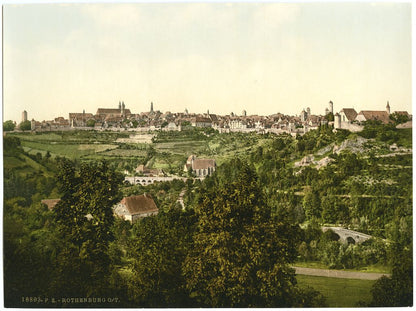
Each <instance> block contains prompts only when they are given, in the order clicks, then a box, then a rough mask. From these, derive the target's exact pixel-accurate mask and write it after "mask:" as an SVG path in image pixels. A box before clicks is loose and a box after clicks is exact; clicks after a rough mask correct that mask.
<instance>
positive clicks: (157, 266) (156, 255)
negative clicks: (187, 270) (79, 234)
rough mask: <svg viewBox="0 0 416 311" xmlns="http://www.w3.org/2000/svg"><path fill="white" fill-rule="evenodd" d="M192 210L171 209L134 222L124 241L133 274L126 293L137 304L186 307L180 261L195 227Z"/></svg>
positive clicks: (185, 294)
mask: <svg viewBox="0 0 416 311" xmlns="http://www.w3.org/2000/svg"><path fill="white" fill-rule="evenodd" d="M195 223H196V219H195V214H194V212H193V210H189V211H182V210H181V209H178V208H172V209H171V210H169V211H167V212H162V213H160V214H159V215H157V216H156V217H146V218H144V219H142V220H141V221H138V222H136V223H135V224H134V227H133V232H134V238H133V239H132V240H131V241H130V242H129V243H128V244H129V246H128V255H129V258H130V260H131V261H132V270H133V274H132V277H131V280H130V282H129V296H130V300H131V301H133V302H134V303H135V304H136V306H141V307H189V306H190V303H191V301H190V299H189V295H188V292H187V290H186V288H185V278H184V276H183V274H182V262H183V261H184V260H185V257H186V254H187V253H188V251H189V248H190V245H191V241H192V234H193V231H194V228H195Z"/></svg>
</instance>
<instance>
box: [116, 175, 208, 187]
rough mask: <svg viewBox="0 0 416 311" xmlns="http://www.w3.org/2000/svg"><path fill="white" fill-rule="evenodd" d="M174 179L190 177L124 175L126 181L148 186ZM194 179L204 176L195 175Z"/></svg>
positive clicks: (200, 178)
mask: <svg viewBox="0 0 416 311" xmlns="http://www.w3.org/2000/svg"><path fill="white" fill-rule="evenodd" d="M174 179H181V180H183V181H187V180H188V178H186V177H179V176H141V177H139V176H135V177H124V182H128V183H130V184H132V185H142V186H147V185H150V184H153V183H155V182H164V181H172V180H174ZM193 179H194V180H196V179H199V180H203V179H204V177H195V178H193Z"/></svg>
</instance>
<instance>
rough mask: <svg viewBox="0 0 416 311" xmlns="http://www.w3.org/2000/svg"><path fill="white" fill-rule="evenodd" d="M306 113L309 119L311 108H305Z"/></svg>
mask: <svg viewBox="0 0 416 311" xmlns="http://www.w3.org/2000/svg"><path fill="white" fill-rule="evenodd" d="M306 113H307V114H308V117H310V115H311V108H309V107H308V108H306Z"/></svg>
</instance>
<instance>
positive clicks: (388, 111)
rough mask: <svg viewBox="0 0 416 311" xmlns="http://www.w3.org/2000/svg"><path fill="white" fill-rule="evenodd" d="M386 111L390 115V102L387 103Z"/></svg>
mask: <svg viewBox="0 0 416 311" xmlns="http://www.w3.org/2000/svg"><path fill="white" fill-rule="evenodd" d="M386 110H387V113H388V114H390V104H389V101H387V106H386Z"/></svg>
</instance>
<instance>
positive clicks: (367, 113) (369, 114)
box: [359, 110, 390, 123]
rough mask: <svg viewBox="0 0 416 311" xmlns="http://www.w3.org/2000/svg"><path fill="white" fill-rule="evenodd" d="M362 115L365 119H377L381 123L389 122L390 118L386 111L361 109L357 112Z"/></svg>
mask: <svg viewBox="0 0 416 311" xmlns="http://www.w3.org/2000/svg"><path fill="white" fill-rule="evenodd" d="M359 114H360V115H363V116H364V118H365V119H366V120H377V121H381V122H383V123H389V122H390V118H389V114H388V113H387V111H384V110H383V111H371V110H362V111H360V113H359Z"/></svg>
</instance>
